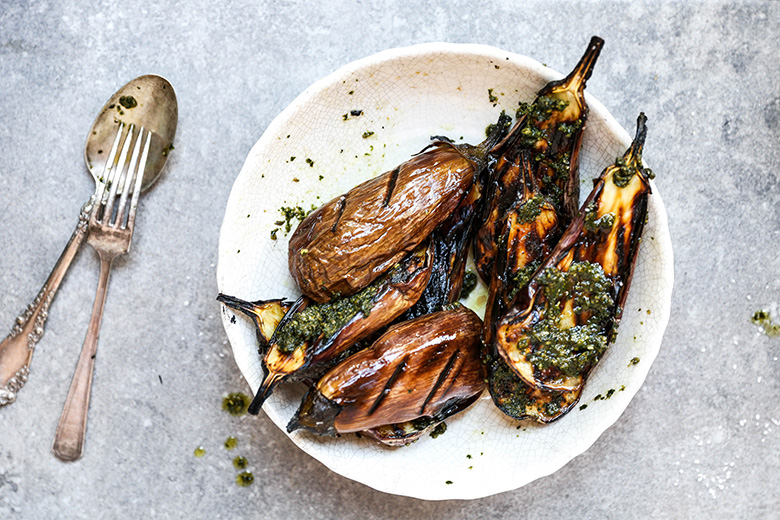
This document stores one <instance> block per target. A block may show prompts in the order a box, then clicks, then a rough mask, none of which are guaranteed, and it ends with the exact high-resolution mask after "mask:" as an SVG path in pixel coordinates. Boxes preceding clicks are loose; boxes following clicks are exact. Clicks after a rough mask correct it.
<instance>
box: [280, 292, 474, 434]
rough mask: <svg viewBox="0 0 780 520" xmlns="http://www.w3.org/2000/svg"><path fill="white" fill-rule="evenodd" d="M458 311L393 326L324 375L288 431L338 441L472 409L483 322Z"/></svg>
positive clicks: (461, 309) (457, 307)
mask: <svg viewBox="0 0 780 520" xmlns="http://www.w3.org/2000/svg"><path fill="white" fill-rule="evenodd" d="M452 307H453V308H452V309H448V310H443V311H439V312H434V313H432V314H427V315H425V316H422V317H420V318H417V319H415V320H411V321H406V322H403V323H399V324H397V325H393V326H392V327H390V328H389V329H388V330H387V332H385V334H383V335H382V336H381V337H380V338H379V339H378V340H377V341H375V342H374V344H373V345H372V346H371V347H370V348H368V349H366V350H363V351H360V352H358V353H357V354H355V355H353V356H351V357H349V358H348V359H347V360H345V361H344V362H343V363H341V364H340V365H338V366H336V367H334V368H333V369H332V370H331V371H329V372H328V373H326V374H325V375H324V376H323V377H322V379H320V380H319V382H318V383H317V385H316V386H315V387H313V388H312V389H310V391H309V393H308V394H307V395H306V397H304V400H303V402H302V404H301V406H300V408H299V409H298V411H297V412H296V413H295V416H294V417H293V418H292V419H291V421H290V423H289V424H288V426H287V431H288V432H292V431H295V430H298V429H305V430H308V431H310V432H312V433H316V434H319V435H329V436H333V435H336V434H338V433H349V432H360V431H365V430H371V429H374V428H379V427H384V426H387V425H392V424H398V423H404V422H407V421H414V420H416V419H420V418H431V419H432V420H434V421H436V422H441V421H442V420H443V419H444V418H446V417H448V416H451V415H452V414H454V413H457V412H459V411H461V410H463V409H464V408H466V407H467V406H469V405H470V404H472V403H473V402H474V401H475V400H476V399H478V397H479V395H480V394H481V393H482V391H483V390H484V387H485V382H484V378H485V375H484V367H483V365H482V362H481V360H480V355H479V348H480V343H481V341H480V335H481V328H482V320H480V318H479V317H478V316H477V315H476V314H475V313H474V312H473V311H471V310H469V309H467V308H465V307H463V306H461V305H459V304H454V305H453V306H452Z"/></svg>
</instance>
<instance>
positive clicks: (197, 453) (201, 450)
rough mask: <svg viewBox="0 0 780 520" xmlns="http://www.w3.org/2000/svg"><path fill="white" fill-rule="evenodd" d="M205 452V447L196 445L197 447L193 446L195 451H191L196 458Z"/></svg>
mask: <svg viewBox="0 0 780 520" xmlns="http://www.w3.org/2000/svg"><path fill="white" fill-rule="evenodd" d="M205 454H206V448H204V447H203V446H198V447H197V448H195V451H194V452H193V455H195V456H196V457H198V458H200V457H202V456H204V455H205Z"/></svg>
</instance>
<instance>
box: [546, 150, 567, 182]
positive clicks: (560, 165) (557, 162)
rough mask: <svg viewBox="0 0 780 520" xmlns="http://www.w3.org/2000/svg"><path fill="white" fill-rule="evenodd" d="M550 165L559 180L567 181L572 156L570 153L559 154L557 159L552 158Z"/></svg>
mask: <svg viewBox="0 0 780 520" xmlns="http://www.w3.org/2000/svg"><path fill="white" fill-rule="evenodd" d="M548 165H549V166H550V168H552V169H553V171H555V174H556V175H557V176H558V178H559V179H562V180H566V179H567V178H568V177H569V170H570V168H571V154H569V153H568V152H566V153H562V154H559V155H558V156H557V157H553V158H551V159H550V161H549V162H548Z"/></svg>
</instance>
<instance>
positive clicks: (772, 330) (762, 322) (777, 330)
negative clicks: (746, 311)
mask: <svg viewBox="0 0 780 520" xmlns="http://www.w3.org/2000/svg"><path fill="white" fill-rule="evenodd" d="M750 321H752V322H753V323H754V324H755V325H758V326H760V327H763V329H764V334H766V335H767V336H769V337H770V338H776V337H778V336H780V323H774V322H773V321H772V316H771V315H770V314H769V311H765V310H760V311H756V312H755V314H753V317H752V318H750Z"/></svg>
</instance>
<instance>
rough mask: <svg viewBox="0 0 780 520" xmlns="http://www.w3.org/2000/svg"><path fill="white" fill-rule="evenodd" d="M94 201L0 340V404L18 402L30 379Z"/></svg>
mask: <svg viewBox="0 0 780 520" xmlns="http://www.w3.org/2000/svg"><path fill="white" fill-rule="evenodd" d="M93 201H94V196H93V197H91V198H90V199H89V201H87V203H86V204H84V206H82V207H81V212H80V213H79V222H78V224H77V225H76V229H75V230H74V231H73V234H72V235H71V237H70V240H68V244H67V245H66V246H65V249H64V250H63V251H62V254H61V255H60V258H59V260H57V264H56V265H55V266H54V269H52V271H51V274H49V278H48V279H47V280H46V282H45V283H44V284H43V287H42V288H41V290H40V292H38V295H37V296H36V297H35V300H33V302H32V303H31V304H30V305H29V306H28V307H27V309H26V310H25V311H24V313H22V314H21V315H20V316H19V317H18V318H16V322H15V323H14V326H13V328H12V329H11V332H10V333H9V334H8V336H7V337H6V338H5V339H4V340H3V342H2V343H0V406H2V405H6V404H11V403H13V402H14V401H16V394H17V392H18V391H19V389H20V388H22V386H24V383H25V382H27V377H28V375H29V373H30V362H31V361H32V355H33V352H34V351H35V345H37V344H38V341H39V340H40V339H41V337H42V336H43V332H44V330H43V329H44V325H45V323H46V319H47V318H48V317H49V306H50V305H51V302H52V300H53V299H54V295H55V294H56V293H57V289H59V287H60V283H61V282H62V279H63V277H64V276H65V273H66V272H67V271H68V268H69V267H70V264H71V262H73V259H74V258H75V256H76V253H77V252H78V250H79V247H80V246H81V243H82V242H83V241H84V237H85V236H86V235H87V224H88V222H89V213H90V211H91V210H92V203H93Z"/></svg>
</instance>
